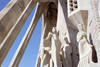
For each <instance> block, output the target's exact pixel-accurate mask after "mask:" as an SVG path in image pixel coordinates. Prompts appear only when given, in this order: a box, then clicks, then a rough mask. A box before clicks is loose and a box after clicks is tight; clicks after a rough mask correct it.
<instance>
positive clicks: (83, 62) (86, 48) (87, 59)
mask: <svg viewBox="0 0 100 67" xmlns="http://www.w3.org/2000/svg"><path fill="white" fill-rule="evenodd" d="M78 29H79V32H78V34H77V41H78V42H79V57H80V60H79V64H78V67H89V66H88V65H89V63H91V62H92V49H91V47H92V45H90V44H89V43H88V42H87V38H86V32H85V31H83V26H82V24H79V25H78Z"/></svg>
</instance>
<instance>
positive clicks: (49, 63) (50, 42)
mask: <svg viewBox="0 0 100 67" xmlns="http://www.w3.org/2000/svg"><path fill="white" fill-rule="evenodd" d="M64 40H65V44H61V42H60V39H59V31H57V30H56V28H55V27H53V29H52V32H49V34H48V36H47V38H46V39H44V40H43V47H42V49H41V52H40V56H41V59H42V61H41V67H72V60H71V54H72V47H71V45H70V44H69V42H68V39H67V37H65V38H64Z"/></svg>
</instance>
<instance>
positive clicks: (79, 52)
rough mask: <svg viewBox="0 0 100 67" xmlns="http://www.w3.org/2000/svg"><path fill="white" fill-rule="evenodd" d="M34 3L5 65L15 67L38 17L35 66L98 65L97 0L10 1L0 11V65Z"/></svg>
mask: <svg viewBox="0 0 100 67" xmlns="http://www.w3.org/2000/svg"><path fill="white" fill-rule="evenodd" d="M36 4H37V7H36V11H35V14H34V16H33V19H32V21H31V24H30V25H29V27H28V29H27V31H26V33H25V35H24V37H23V39H22V41H21V43H20V45H19V47H18V49H17V51H16V53H15V55H14V57H13V59H12V61H11V63H10V65H9V67H18V65H19V63H20V61H21V58H22V56H23V54H24V52H25V49H26V47H27V45H28V42H29V40H30V37H31V36H32V33H33V31H34V29H35V27H36V24H37V22H38V20H39V18H40V17H41V18H42V36H41V43H40V49H39V53H38V57H37V62H36V66H35V67H40V65H41V67H100V29H99V28H100V0H11V1H10V2H9V3H8V5H7V6H6V7H5V8H4V9H3V10H2V11H1V12H0V65H1V64H2V62H3V61H4V59H5V57H6V55H7V53H8V52H9V50H10V48H11V46H12V45H13V42H14V41H15V39H16V37H17V36H18V33H19V32H20V30H21V28H22V27H23V24H24V23H25V21H26V20H27V18H28V16H29V15H30V13H31V12H32V10H33V9H34V7H35V5H36ZM12 14H13V16H12ZM11 38H12V40H11ZM8 45H9V46H8Z"/></svg>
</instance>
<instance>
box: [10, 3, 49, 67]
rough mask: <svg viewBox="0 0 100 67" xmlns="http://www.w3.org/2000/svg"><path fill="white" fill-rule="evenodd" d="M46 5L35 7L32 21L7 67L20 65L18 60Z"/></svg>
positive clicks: (41, 4)
mask: <svg viewBox="0 0 100 67" xmlns="http://www.w3.org/2000/svg"><path fill="white" fill-rule="evenodd" d="M47 5H48V3H39V4H38V6H37V9H36V12H35V14H34V16H33V19H32V21H31V24H30V26H29V28H28V29H27V31H26V33H25V35H24V37H23V39H22V41H21V43H20V45H19V47H18V49H17V51H16V53H15V55H14V57H13V59H12V61H11V63H10V65H9V67H13V66H14V67H18V65H19V63H20V60H21V58H22V56H23V54H24V52H25V49H26V47H27V45H28V42H29V40H30V38H31V36H32V33H33V31H34V29H35V27H36V24H37V22H38V20H39V19H40V17H41V15H42V13H43V11H44V9H45V8H46V7H47Z"/></svg>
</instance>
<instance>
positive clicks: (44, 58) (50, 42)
mask: <svg viewBox="0 0 100 67" xmlns="http://www.w3.org/2000/svg"><path fill="white" fill-rule="evenodd" d="M89 3H90V6H91V8H90V10H92V11H93V12H92V13H93V16H94V19H91V21H90V22H89V23H88V24H89V26H91V25H90V24H92V22H96V23H97V22H98V23H97V24H100V23H99V22H100V18H99V12H98V10H99V8H97V7H98V5H97V3H99V1H98V0H91V1H90V2H89ZM51 13H52V12H51ZM51 15H52V14H50V18H51ZM99 27H100V26H99ZM77 28H78V32H77V36H76V40H77V41H76V42H77V43H76V47H77V48H76V51H77V52H76V55H77V57H78V65H77V67H95V66H96V67H99V66H100V64H99V60H100V59H99V57H100V55H99V53H100V52H99V50H100V49H99V46H100V45H94V44H95V43H94V44H93V43H91V42H90V41H89V40H88V35H87V31H86V30H84V27H83V24H81V23H80V24H78V25H77ZM97 29H98V28H97ZM96 35H99V34H98V33H97V34H96ZM92 36H94V35H92ZM98 39H100V38H98ZM63 40H64V44H62V43H61V41H60V39H59V30H57V28H56V27H53V28H52V32H49V33H48V35H47V37H46V38H44V39H43V41H42V44H43V47H42V48H41V49H40V52H39V56H40V58H41V67H73V65H72V61H73V60H72V52H73V51H72V50H73V48H72V45H71V44H70V42H69V41H68V37H66V35H65V37H63ZM98 41H99V40H98ZM98 44H99V43H98ZM94 49H95V50H96V53H97V58H98V60H97V63H94V61H93V52H94ZM95 58H96V57H95Z"/></svg>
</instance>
